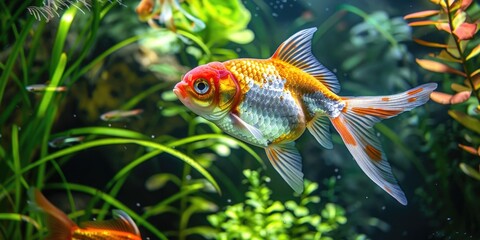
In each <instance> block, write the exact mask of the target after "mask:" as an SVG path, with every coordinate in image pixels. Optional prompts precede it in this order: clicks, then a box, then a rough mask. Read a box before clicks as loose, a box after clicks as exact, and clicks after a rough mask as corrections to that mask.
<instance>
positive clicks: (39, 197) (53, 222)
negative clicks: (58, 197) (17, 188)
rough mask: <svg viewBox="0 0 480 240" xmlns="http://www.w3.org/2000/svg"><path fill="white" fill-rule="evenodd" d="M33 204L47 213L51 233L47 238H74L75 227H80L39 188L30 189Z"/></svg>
mask: <svg viewBox="0 0 480 240" xmlns="http://www.w3.org/2000/svg"><path fill="white" fill-rule="evenodd" d="M29 194H30V199H31V200H32V206H33V207H34V208H36V210H39V211H42V212H44V213H45V214H46V218H47V228H48V232H49V235H48V237H47V238H45V239H51V240H58V239H72V232H73V230H74V228H76V227H78V226H77V225H76V224H75V223H74V222H73V221H72V220H70V218H68V217H67V215H66V214H65V213H64V212H62V211H61V210H60V209H58V208H57V207H55V206H54V205H53V204H52V203H51V202H50V201H48V199H47V198H45V196H43V194H42V193H41V192H40V191H39V190H38V189H33V188H32V189H30V192H29Z"/></svg>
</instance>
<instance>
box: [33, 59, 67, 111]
mask: <svg viewBox="0 0 480 240" xmlns="http://www.w3.org/2000/svg"><path fill="white" fill-rule="evenodd" d="M66 65H67V55H66V54H65V53H63V54H62V56H61V57H60V61H59V62H58V65H56V68H55V72H54V73H53V77H52V80H51V82H50V84H49V85H48V87H49V88H56V87H58V85H59V84H60V79H61V78H62V74H63V71H64V70H65V66H66ZM54 93H55V91H46V92H45V94H44V95H43V98H42V101H41V102H40V106H39V107H38V112H37V116H38V118H43V117H44V116H45V112H46V111H47V108H48V106H49V105H50V104H51V102H52V100H53V95H54Z"/></svg>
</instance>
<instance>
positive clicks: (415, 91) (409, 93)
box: [407, 88, 423, 96]
mask: <svg viewBox="0 0 480 240" xmlns="http://www.w3.org/2000/svg"><path fill="white" fill-rule="evenodd" d="M421 91H423V88H417V89H413V90H410V91H408V92H407V94H408V95H410V96H411V95H415V94H417V93H419V92H421Z"/></svg>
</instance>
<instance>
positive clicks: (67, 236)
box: [29, 189, 142, 240]
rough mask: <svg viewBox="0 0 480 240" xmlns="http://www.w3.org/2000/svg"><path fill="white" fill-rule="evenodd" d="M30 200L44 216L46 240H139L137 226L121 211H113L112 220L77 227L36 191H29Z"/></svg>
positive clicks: (92, 222)
mask: <svg viewBox="0 0 480 240" xmlns="http://www.w3.org/2000/svg"><path fill="white" fill-rule="evenodd" d="M29 194H30V199H31V201H32V202H31V204H32V207H33V208H34V209H35V210H38V211H42V212H44V213H45V215H46V221H47V229H48V233H49V235H48V236H47V237H46V238H45V239H46V240H60V239H61V240H71V239H82V240H98V239H104V240H127V239H130V240H141V239H142V237H141V235H140V231H139V230H138V227H137V225H136V224H135V222H134V221H133V220H132V218H131V217H130V216H128V214H126V213H125V212H124V211H122V210H113V219H110V220H104V221H86V222H82V223H80V225H77V224H76V223H75V222H73V221H72V220H71V219H70V218H68V216H67V215H66V214H65V213H64V212H62V211H61V210H60V209H58V208H57V207H55V206H54V205H53V204H52V203H51V202H50V201H48V199H47V198H45V196H44V195H43V194H42V193H41V192H40V191H38V190H37V189H30V192H29Z"/></svg>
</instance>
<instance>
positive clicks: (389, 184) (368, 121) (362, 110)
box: [330, 83, 437, 205]
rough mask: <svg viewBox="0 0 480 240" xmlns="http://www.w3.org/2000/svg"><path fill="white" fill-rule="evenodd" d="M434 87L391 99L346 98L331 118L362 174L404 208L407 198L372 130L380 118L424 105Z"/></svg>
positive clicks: (419, 88) (401, 94)
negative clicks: (343, 106)
mask: <svg viewBox="0 0 480 240" xmlns="http://www.w3.org/2000/svg"><path fill="white" fill-rule="evenodd" d="M435 88H437V84H435V83H430V84H424V85H421V86H418V87H416V88H414V89H411V90H409V91H406V92H403V93H399V94H395V95H390V96H377V97H352V98H345V103H346V106H345V108H344V109H343V110H342V113H341V114H340V115H339V116H338V117H336V118H331V119H330V120H331V121H332V123H333V126H334V127H335V129H336V130H337V131H338V133H339V134H340V136H341V137H342V139H343V141H344V142H345V145H346V146H347V148H348V150H349V151H350V153H351V154H352V155H353V158H354V159H355V161H357V163H358V165H359V166H360V168H361V169H362V170H363V171H364V172H365V174H367V176H368V177H369V178H370V179H372V180H373V181H374V182H375V183H376V184H377V185H378V186H380V187H381V188H382V189H383V190H385V191H387V192H388V193H389V194H390V195H392V196H393V197H394V198H395V199H397V201H399V202H400V203H401V204H403V205H407V199H406V198H405V194H404V193H403V191H402V189H401V188H400V187H399V186H398V184H397V181H396V180H395V177H394V176H393V174H392V170H391V168H390V164H389V163H388V161H387V156H386V155H385V153H384V152H383V150H382V148H381V145H380V142H379V140H378V138H377V137H376V136H375V132H374V130H373V129H372V127H373V125H374V124H375V123H377V122H379V121H380V120H382V119H387V118H391V117H393V116H396V115H398V114H400V113H402V112H405V111H409V110H411V109H413V108H415V107H418V106H420V105H422V104H424V103H425V102H427V101H428V99H429V96H430V93H431V92H432V91H433V90H435Z"/></svg>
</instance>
